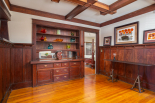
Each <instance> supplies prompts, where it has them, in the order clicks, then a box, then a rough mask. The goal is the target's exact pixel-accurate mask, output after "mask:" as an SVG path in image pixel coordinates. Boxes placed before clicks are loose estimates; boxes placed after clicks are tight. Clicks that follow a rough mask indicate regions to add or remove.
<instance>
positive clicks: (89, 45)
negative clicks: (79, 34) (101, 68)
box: [84, 32, 96, 75]
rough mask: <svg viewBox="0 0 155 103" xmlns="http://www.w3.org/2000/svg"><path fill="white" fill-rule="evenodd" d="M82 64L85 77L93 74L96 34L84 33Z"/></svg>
mask: <svg viewBox="0 0 155 103" xmlns="http://www.w3.org/2000/svg"><path fill="white" fill-rule="evenodd" d="M84 42H85V43H84V48H85V51H84V53H85V55H84V59H85V61H84V64H85V70H84V71H85V75H93V74H95V70H96V69H95V61H96V53H95V51H96V34H95V33H89V32H85V33H84Z"/></svg>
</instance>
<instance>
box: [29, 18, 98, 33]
mask: <svg viewBox="0 0 155 103" xmlns="http://www.w3.org/2000/svg"><path fill="white" fill-rule="evenodd" d="M32 23H33V24H36V25H44V26H49V27H55V28H63V29H69V30H83V31H88V32H99V30H98V29H91V28H85V27H80V26H74V25H68V24H62V23H56V22H49V21H43V20H37V19H32Z"/></svg>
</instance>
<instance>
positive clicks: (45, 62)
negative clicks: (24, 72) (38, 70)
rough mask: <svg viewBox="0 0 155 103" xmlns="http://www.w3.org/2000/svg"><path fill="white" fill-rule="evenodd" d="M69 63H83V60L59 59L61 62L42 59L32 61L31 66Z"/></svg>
mask: <svg viewBox="0 0 155 103" xmlns="http://www.w3.org/2000/svg"><path fill="white" fill-rule="evenodd" d="M70 61H84V59H83V58H79V59H61V60H55V59H44V60H34V61H31V62H30V63H31V64H48V63H58V62H70Z"/></svg>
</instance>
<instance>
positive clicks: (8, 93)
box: [0, 86, 12, 103]
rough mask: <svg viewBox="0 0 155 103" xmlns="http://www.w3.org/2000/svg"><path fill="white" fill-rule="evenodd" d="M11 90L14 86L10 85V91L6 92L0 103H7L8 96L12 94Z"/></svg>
mask: <svg viewBox="0 0 155 103" xmlns="http://www.w3.org/2000/svg"><path fill="white" fill-rule="evenodd" d="M11 90H12V88H11V86H10V87H9V89H8V91H7V92H6V94H5V96H4V98H3V100H2V101H0V103H7V100H8V98H9V96H10V94H11Z"/></svg>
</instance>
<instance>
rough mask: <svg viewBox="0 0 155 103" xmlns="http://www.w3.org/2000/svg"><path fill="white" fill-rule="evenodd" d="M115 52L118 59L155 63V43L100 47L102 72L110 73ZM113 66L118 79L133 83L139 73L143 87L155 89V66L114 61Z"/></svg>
mask: <svg viewBox="0 0 155 103" xmlns="http://www.w3.org/2000/svg"><path fill="white" fill-rule="evenodd" d="M113 53H116V60H119V61H126V62H135V63H144V64H155V44H146V45H145V44H141V45H140V44H139V45H123V46H109V47H100V56H99V57H100V73H101V74H103V75H107V76H109V75H110V70H111V69H112V62H111V61H109V60H113V58H114V56H113ZM113 68H114V74H115V77H116V78H117V79H119V80H121V81H125V82H127V83H131V84H133V83H134V81H135V79H136V77H137V75H138V74H139V75H140V76H141V81H142V85H143V87H144V88H146V89H149V90H152V91H155V79H154V78H155V66H150V67H145V66H137V65H133V64H132V65H131V64H124V63H114V64H113Z"/></svg>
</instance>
